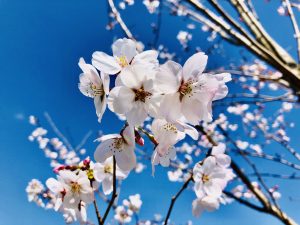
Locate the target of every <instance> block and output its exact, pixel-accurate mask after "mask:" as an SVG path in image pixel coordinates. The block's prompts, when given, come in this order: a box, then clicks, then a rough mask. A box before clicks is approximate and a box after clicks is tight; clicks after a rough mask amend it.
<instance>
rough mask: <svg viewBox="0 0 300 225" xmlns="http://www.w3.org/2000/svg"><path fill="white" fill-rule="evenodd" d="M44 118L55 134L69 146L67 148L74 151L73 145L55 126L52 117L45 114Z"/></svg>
mask: <svg viewBox="0 0 300 225" xmlns="http://www.w3.org/2000/svg"><path fill="white" fill-rule="evenodd" d="M44 116H45V118H46V120H47V122H48V123H49V125H50V126H51V127H52V129H53V131H54V133H55V134H56V135H57V136H58V137H59V138H60V139H61V140H62V141H63V142H64V144H65V145H66V146H67V148H68V149H69V150H70V151H74V148H73V146H72V145H71V143H70V142H69V141H68V139H67V138H66V137H65V136H64V135H63V134H62V132H60V130H59V129H58V127H57V126H56V125H55V123H54V121H53V120H52V118H51V116H50V115H49V113H48V112H44Z"/></svg>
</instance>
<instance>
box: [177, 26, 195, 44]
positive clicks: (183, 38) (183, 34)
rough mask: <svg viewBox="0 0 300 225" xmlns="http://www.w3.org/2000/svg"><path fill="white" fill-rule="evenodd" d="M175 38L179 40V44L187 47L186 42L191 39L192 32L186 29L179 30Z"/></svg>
mask: <svg viewBox="0 0 300 225" xmlns="http://www.w3.org/2000/svg"><path fill="white" fill-rule="evenodd" d="M176 38H177V40H178V41H179V42H180V44H181V45H182V46H183V47H187V43H188V42H189V41H190V40H192V34H190V33H189V32H187V31H182V30H181V31H179V33H178V34H177V37H176Z"/></svg>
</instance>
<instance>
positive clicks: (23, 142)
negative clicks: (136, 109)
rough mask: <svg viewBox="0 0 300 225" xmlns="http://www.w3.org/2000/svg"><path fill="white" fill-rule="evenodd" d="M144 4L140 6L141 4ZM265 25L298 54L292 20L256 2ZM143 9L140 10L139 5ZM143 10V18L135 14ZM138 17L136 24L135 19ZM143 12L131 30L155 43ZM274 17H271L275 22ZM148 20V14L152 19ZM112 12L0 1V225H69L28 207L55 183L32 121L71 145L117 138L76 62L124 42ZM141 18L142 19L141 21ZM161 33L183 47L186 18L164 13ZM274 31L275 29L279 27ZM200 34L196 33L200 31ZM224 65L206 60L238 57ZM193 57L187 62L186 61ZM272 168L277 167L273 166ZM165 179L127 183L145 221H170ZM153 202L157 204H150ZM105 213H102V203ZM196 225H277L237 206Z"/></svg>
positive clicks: (178, 217)
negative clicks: (35, 187)
mask: <svg viewBox="0 0 300 225" xmlns="http://www.w3.org/2000/svg"><path fill="white" fill-rule="evenodd" d="M136 1H137V2H139V1H138V0H136ZM255 3H257V6H258V13H259V14H260V15H261V16H262V17H261V19H262V21H266V19H267V18H269V17H272V21H271V22H270V21H269V22H268V21H267V22H266V23H267V24H266V25H268V28H269V29H268V30H270V32H271V33H273V34H274V36H275V37H276V38H277V39H278V40H279V42H280V43H281V44H282V45H283V46H284V47H287V48H289V47H292V48H294V42H293V39H292V38H288V37H287V35H286V33H290V32H291V31H292V29H291V27H290V24H289V21H288V20H287V18H282V17H279V16H277V15H276V11H275V9H276V5H275V4H273V5H271V6H269V7H271V8H268V13H266V12H265V7H263V6H265V3H264V1H258V0H257V2H256V1H255ZM139 5H141V4H139ZM137 9H138V10H137ZM132 13H134V15H135V16H134V17H133V16H130V15H132ZM144 13H146V9H145V7H143V6H142V5H141V6H139V7H135V8H131V9H129V11H128V12H126V13H125V15H126V20H127V21H128V24H129V26H130V28H132V29H134V31H135V32H136V33H137V34H138V35H139V36H138V38H140V39H141V40H143V41H149V40H152V38H153V35H152V32H151V30H150V26H148V27H147V28H146V27H145V26H144V24H147V25H149V24H150V22H151V20H152V19H155V16H147V17H145V16H144V15H143V14H144ZM272 13H273V14H274V15H273V14H272ZM147 15H148V14H147ZM107 18H108V16H107V6H106V4H105V1H103V0H51V1H46V0H28V1H22V0H0V28H1V36H0V40H1V41H0V49H1V50H0V62H1V63H0V65H1V66H0V81H1V88H0V102H1V104H0V127H1V129H0V150H1V154H2V162H1V164H0V170H1V172H2V173H1V179H0V195H1V204H0V225H16V224H18V225H40V224H43V225H47V224H56V225H59V224H64V221H63V219H62V217H61V215H59V214H56V213H54V212H52V211H45V210H43V209H41V208H38V207H37V206H35V205H34V204H30V203H28V202H27V196H26V193H25V187H26V185H27V182H28V181H29V180H31V179H32V178H38V179H40V180H42V181H45V180H46V179H47V178H48V177H50V176H53V174H52V172H51V169H50V167H49V166H48V162H49V161H48V159H45V158H44V155H43V153H42V152H41V151H39V149H38V147H37V146H36V145H35V144H34V143H30V142H29V141H27V137H28V135H29V134H30V132H31V129H32V127H31V126H30V125H29V124H28V123H27V117H28V116H29V115H31V114H34V115H37V116H39V117H42V115H43V112H45V111H47V112H49V113H50V114H51V116H52V117H53V118H54V120H55V121H56V123H57V124H58V126H59V127H60V128H61V129H62V131H64V132H65V133H67V135H68V136H69V137H70V136H71V137H72V139H73V140H74V142H75V143H76V141H77V142H78V141H79V140H80V138H81V137H82V136H83V135H84V134H85V133H86V132H87V131H89V130H93V131H95V132H96V131H97V130H100V129H101V130H104V131H105V132H106V133H108V132H117V131H118V128H119V127H120V126H121V123H120V122H118V120H117V119H116V117H114V116H112V114H111V113H106V114H105V116H104V118H103V122H102V124H101V125H100V124H98V123H97V119H96V115H95V112H94V108H93V104H92V102H91V101H90V99H88V98H85V97H84V96H83V95H81V93H80V92H79V91H78V89H77V83H78V75H79V73H80V70H79V68H78V66H77V63H78V59H79V58H80V57H84V58H85V59H86V60H90V58H91V54H92V53H93V52H94V51H95V50H101V51H105V52H110V46H111V43H112V40H113V38H115V37H122V35H123V34H122V32H121V31H120V30H118V29H117V30H116V31H114V32H108V31H106V30H105V25H106V23H107V20H108V19H107ZM136 18H140V19H139V20H137V19H136ZM162 19H163V25H162V27H161V29H162V30H163V32H162V34H161V36H160V39H159V42H158V43H160V44H164V45H166V46H168V47H169V49H170V50H171V52H176V51H178V50H179V49H180V48H181V47H180V45H179V44H178V42H177V40H176V38H175V37H176V34H177V32H178V30H180V29H185V23H184V22H183V21H182V18H175V17H170V16H169V15H168V13H167V11H164V13H163V17H162ZM274 24H276V25H277V24H278V25H277V26H274ZM198 28H199V27H198ZM205 38H206V34H203V33H202V32H201V30H200V29H199V31H196V32H195V35H194V37H193V39H194V41H193V45H196V44H197V45H198V46H200V47H201V48H202V49H203V50H205V49H207V47H208V44H207V42H206V41H205ZM226 50H227V53H228V56H227V58H226V59H224V58H220V57H219V56H217V55H215V56H212V57H211V58H210V59H209V66H210V67H213V66H216V65H222V63H223V64H224V63H226V62H228V61H232V60H233V59H234V60H237V61H238V55H237V52H238V51H237V50H232V49H231V48H230V47H229V45H226ZM189 54H191V53H186V54H184V55H182V58H186V57H188V55H189ZM297 115H299V110H295V111H294V112H292V113H291V114H290V118H289V119H290V120H295V117H296V116H297ZM295 122H296V128H295V129H294V130H293V131H292V133H291V137H292V138H294V141H293V142H292V143H293V144H294V146H295V147H297V146H298V147H300V144H299V143H298V142H297V140H299V128H298V127H297V125H298V122H299V119H298V118H297V119H296V121H295ZM95 146H96V145H95V143H93V142H92V139H90V141H89V143H88V144H87V147H88V152H89V153H90V155H92V154H93V151H94V149H95ZM268 166H270V168H272V166H273V164H270V165H269V164H268ZM166 171H167V170H164V169H158V170H157V173H156V176H155V178H152V177H151V171H150V170H149V169H148V170H147V171H146V172H145V173H143V174H142V175H136V176H130V177H129V178H128V179H127V180H126V181H125V182H124V183H123V188H122V193H121V195H122V197H127V196H128V195H130V194H135V193H141V195H142V200H143V201H144V205H143V208H142V210H141V215H140V217H141V218H144V219H145V218H151V217H152V215H153V214H154V213H162V214H163V215H165V213H166V211H167V206H168V205H169V201H170V197H171V195H172V194H173V193H175V192H176V191H177V190H178V188H179V187H180V184H175V183H169V182H167V178H166ZM298 185H299V182H298V181H287V183H286V184H285V185H284V186H283V187H284V188H286V193H294V194H293V196H295V197H297V196H299V197H300V191H299V190H298V187H299V186H298ZM153 196H154V197H153ZM194 197H195V196H194V194H193V193H192V192H186V193H184V194H183V195H182V197H181V198H180V199H179V201H178V202H177V203H176V206H175V209H174V211H173V214H172V217H171V218H172V219H174V221H175V222H176V223H177V224H184V222H185V221H187V220H188V219H189V218H192V216H191V201H192V200H193V199H194ZM281 203H282V206H283V207H284V208H285V209H286V210H287V212H289V213H290V214H291V215H292V216H293V217H294V218H295V219H296V220H298V221H300V215H299V213H298V212H297V209H299V204H300V202H299V201H294V202H290V201H288V195H286V196H284V197H283V200H282V201H281ZM99 204H100V207H101V208H102V211H103V208H104V205H103V204H101V203H99ZM192 220H193V221H194V222H195V224H207V225H210V224H211V225H216V224H230V225H235V224H241V221H243V224H244V225H248V224H249V225H250V224H253V223H254V222H255V223H257V224H274V225H276V224H280V223H279V222H278V221H277V220H276V219H273V218H271V217H270V216H266V215H263V214H260V213H257V212H254V211H252V210H250V209H247V208H245V207H240V206H239V205H238V204H236V203H235V204H232V205H229V206H226V207H222V208H221V209H220V210H219V211H217V212H215V213H206V214H204V215H203V217H201V219H199V220H197V219H194V218H192Z"/></svg>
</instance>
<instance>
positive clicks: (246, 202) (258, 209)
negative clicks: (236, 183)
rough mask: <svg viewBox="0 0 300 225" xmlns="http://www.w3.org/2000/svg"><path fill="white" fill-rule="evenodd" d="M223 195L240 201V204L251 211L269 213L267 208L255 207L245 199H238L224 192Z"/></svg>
mask: <svg viewBox="0 0 300 225" xmlns="http://www.w3.org/2000/svg"><path fill="white" fill-rule="evenodd" d="M223 193H224V194H225V195H227V196H228V197H230V198H233V199H234V200H236V201H238V202H239V203H241V204H243V205H246V206H248V207H250V208H251V209H255V210H257V211H259V212H267V210H266V209H265V208H263V207H260V206H257V205H254V204H252V203H251V202H248V201H246V200H245V199H242V198H238V197H236V196H235V195H234V194H232V193H231V192H229V191H223Z"/></svg>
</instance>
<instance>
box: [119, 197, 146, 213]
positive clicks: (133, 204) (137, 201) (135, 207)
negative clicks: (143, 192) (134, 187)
mask: <svg viewBox="0 0 300 225" xmlns="http://www.w3.org/2000/svg"><path fill="white" fill-rule="evenodd" d="M142 204H143V202H142V200H141V196H140V195H139V194H136V195H130V196H129V200H127V199H124V200H123V205H124V206H127V207H128V209H130V210H131V211H132V212H138V211H140V208H141V206H142Z"/></svg>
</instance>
